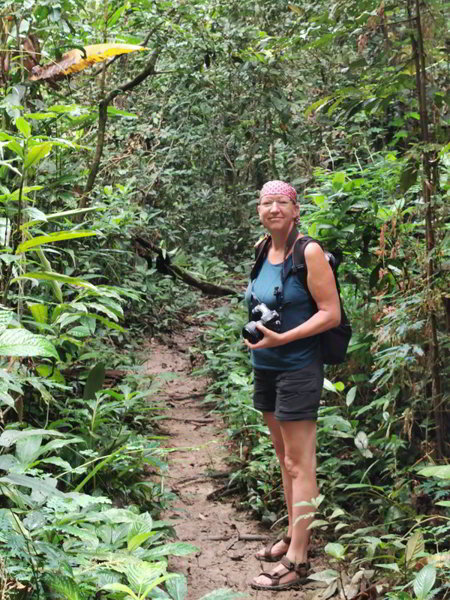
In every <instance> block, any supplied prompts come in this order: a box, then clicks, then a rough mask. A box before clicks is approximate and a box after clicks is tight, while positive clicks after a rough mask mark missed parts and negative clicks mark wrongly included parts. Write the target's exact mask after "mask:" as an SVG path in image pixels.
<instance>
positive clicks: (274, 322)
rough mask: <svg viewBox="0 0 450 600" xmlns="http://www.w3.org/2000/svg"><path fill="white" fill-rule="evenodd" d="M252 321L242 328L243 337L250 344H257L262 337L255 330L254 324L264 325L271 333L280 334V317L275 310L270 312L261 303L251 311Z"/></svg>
mask: <svg viewBox="0 0 450 600" xmlns="http://www.w3.org/2000/svg"><path fill="white" fill-rule="evenodd" d="M252 318H253V321H249V322H248V323H247V325H245V326H244V327H243V328H242V335H243V337H244V338H245V339H246V340H248V341H249V342H250V343H251V344H257V343H258V342H259V341H261V340H262V339H263V337H264V334H263V333H262V332H261V331H259V329H257V327H256V324H257V323H259V324H260V325H264V327H267V329H271V330H272V331H276V332H277V333H279V332H280V329H281V321H280V315H279V314H278V313H277V311H276V310H270V308H267V306H266V305H265V304H264V303H263V302H261V303H260V304H257V305H256V306H255V307H254V308H253V310H252Z"/></svg>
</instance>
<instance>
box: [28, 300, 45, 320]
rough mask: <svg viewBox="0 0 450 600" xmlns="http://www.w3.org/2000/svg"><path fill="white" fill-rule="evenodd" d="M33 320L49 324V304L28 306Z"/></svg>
mask: <svg viewBox="0 0 450 600" xmlns="http://www.w3.org/2000/svg"><path fill="white" fill-rule="evenodd" d="M28 308H29V309H30V312H31V314H32V315H33V318H34V320H35V321H37V322H38V323H48V306H47V304H28Z"/></svg>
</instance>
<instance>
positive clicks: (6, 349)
mask: <svg viewBox="0 0 450 600" xmlns="http://www.w3.org/2000/svg"><path fill="white" fill-rule="evenodd" d="M0 356H48V357H49V358H56V359H57V360H59V354H58V352H57V351H56V348H55V347H54V345H53V344H52V343H51V342H50V340H48V339H47V338H45V337H44V336H42V335H36V334H34V333H30V332H29V331H27V330H26V329H20V328H16V329H6V330H5V331H4V332H3V333H2V334H0Z"/></svg>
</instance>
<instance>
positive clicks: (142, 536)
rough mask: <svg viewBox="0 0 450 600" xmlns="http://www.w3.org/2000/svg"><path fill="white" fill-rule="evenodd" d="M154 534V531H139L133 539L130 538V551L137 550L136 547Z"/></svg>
mask: <svg viewBox="0 0 450 600" xmlns="http://www.w3.org/2000/svg"><path fill="white" fill-rule="evenodd" d="M153 535H155V534H154V533H153V532H152V531H149V532H147V533H138V534H137V535H135V536H134V537H132V538H131V540H128V546H127V547H128V552H133V550H136V548H139V547H140V546H142V544H143V543H144V542H146V541H147V540H148V538H150V537H152V536H153Z"/></svg>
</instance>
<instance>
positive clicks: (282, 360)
mask: <svg viewBox="0 0 450 600" xmlns="http://www.w3.org/2000/svg"><path fill="white" fill-rule="evenodd" d="M282 267H283V263H279V264H276V265H273V264H271V263H270V262H269V261H268V259H267V258H266V259H265V260H264V263H263V265H262V267H261V270H260V271H259V273H258V276H257V277H256V279H254V280H253V281H250V283H249V284H248V287H247V290H246V292H245V301H246V302H247V305H248V306H249V307H251V306H250V305H251V296H252V294H253V295H254V296H256V298H257V299H258V303H259V302H263V303H264V304H265V305H266V306H267V307H268V308H270V309H271V310H277V311H278V312H279V314H280V316H281V332H282V333H283V332H285V331H289V330H290V329H294V327H297V326H298V325H300V324H301V323H304V322H305V321H307V320H308V319H309V318H310V317H312V315H313V314H315V312H316V310H315V307H314V305H313V302H312V301H311V298H310V296H309V294H308V292H307V291H306V290H305V287H304V286H303V284H302V283H301V282H300V279H299V278H298V277H297V276H296V275H295V274H294V273H291V274H290V275H289V276H288V277H286V279H285V282H284V288H283V296H284V302H283V307H282V309H281V310H280V307H279V306H278V302H277V298H276V296H275V293H274V292H275V288H276V287H278V288H279V289H281V269H282ZM291 267H292V256H288V258H287V259H286V268H285V272H286V273H287V272H289V270H290V269H291ZM319 357H320V343H319V336H317V335H313V336H310V337H308V338H302V339H300V340H295V341H293V342H290V343H289V344H284V345H283V346H277V347H276V348H262V349H260V350H252V351H251V360H252V366H253V367H254V368H255V369H271V370H280V371H295V370H296V369H302V368H303V367H306V366H307V365H309V364H310V363H312V362H314V361H316V360H318V359H319Z"/></svg>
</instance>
